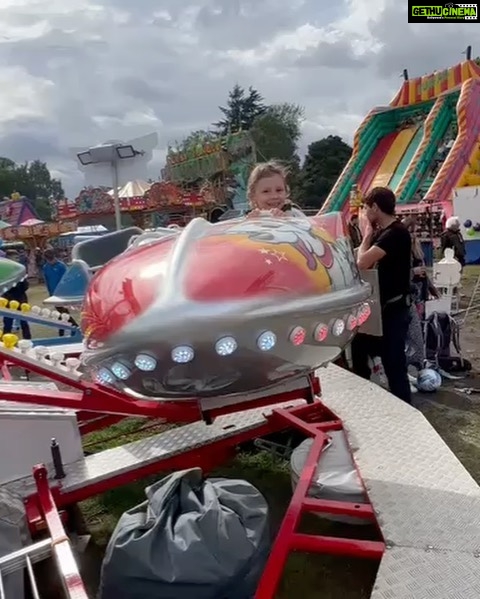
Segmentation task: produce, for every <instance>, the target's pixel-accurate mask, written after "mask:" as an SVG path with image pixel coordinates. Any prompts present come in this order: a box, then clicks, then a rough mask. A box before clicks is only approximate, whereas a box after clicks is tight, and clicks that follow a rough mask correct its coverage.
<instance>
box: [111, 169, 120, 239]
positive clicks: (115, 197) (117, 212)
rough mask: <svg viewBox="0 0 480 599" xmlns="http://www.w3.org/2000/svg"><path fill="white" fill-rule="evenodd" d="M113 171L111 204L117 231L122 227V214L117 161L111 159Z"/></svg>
mask: <svg viewBox="0 0 480 599" xmlns="http://www.w3.org/2000/svg"><path fill="white" fill-rule="evenodd" d="M112 173H113V205H114V208H115V227H116V229H117V231H120V229H121V228H122V215H121V213H120V199H119V197H118V163H117V161H116V160H112Z"/></svg>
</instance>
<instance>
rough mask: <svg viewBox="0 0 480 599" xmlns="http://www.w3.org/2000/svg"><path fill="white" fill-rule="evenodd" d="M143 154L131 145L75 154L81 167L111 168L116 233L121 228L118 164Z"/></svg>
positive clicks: (118, 145) (117, 144)
mask: <svg viewBox="0 0 480 599" xmlns="http://www.w3.org/2000/svg"><path fill="white" fill-rule="evenodd" d="M142 154H143V152H139V151H138V150H135V149H134V147H133V146H132V145H131V144H121V143H111V144H102V145H99V146H94V147H93V148H90V149H89V150H86V151H85V152H80V153H79V154H77V158H78V160H79V162H80V164H81V165H82V166H89V165H90V164H108V163H109V164H110V165H111V168H112V182H113V206H114V209H115V227H116V229H117V231H119V230H120V229H121V228H122V218H121V213H120V199H119V197H118V163H119V162H120V160H125V159H126V158H135V156H139V155H142Z"/></svg>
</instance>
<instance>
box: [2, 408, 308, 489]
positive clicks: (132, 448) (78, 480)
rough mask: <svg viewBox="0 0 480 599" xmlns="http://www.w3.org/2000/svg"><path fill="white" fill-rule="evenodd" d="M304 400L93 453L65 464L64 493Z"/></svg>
mask: <svg viewBox="0 0 480 599" xmlns="http://www.w3.org/2000/svg"><path fill="white" fill-rule="evenodd" d="M303 403H304V401H303V400H296V401H289V402H283V403H279V404H275V405H273V406H268V407H261V408H255V409H252V410H246V411H244V412H240V413H234V414H229V415H228V416H221V417H219V418H217V419H216V420H215V421H214V422H213V424H210V425H206V424H205V423H204V422H195V423H194V424H188V425H186V426H181V427H178V428H173V429H170V430H168V431H165V432H163V433H160V434H158V435H153V436H152V437H147V438H145V439H140V440H139V441H133V442H132V443H128V444H126V445H122V446H120V447H114V448H112V449H107V450H105V451H102V452H99V453H96V454H92V455H90V456H87V457H86V458H85V459H83V460H81V461H79V462H75V463H73V464H69V465H68V466H65V472H66V478H64V479H63V480H62V492H63V493H65V494H67V493H71V492H73V491H76V490H77V489H81V488H83V487H85V486H87V485H88V486H89V485H92V484H96V483H99V482H101V481H104V480H108V479H110V478H112V477H113V476H119V475H122V474H125V473H127V472H130V471H132V470H136V469H138V468H140V467H142V466H148V465H149V464H152V463H154V462H156V461H159V460H161V459H168V458H171V457H174V456H176V455H179V454H181V453H183V452H185V451H187V450H192V449H197V448H199V447H204V446H206V445H208V444H210V443H213V442H215V441H220V440H222V439H227V438H229V437H233V436H235V435H238V434H239V433H242V432H246V431H249V430H252V429H254V428H258V427H260V426H261V425H262V424H265V423H266V418H265V416H266V415H268V414H270V413H271V412H272V410H273V409H274V408H288V407H293V406H296V405H301V404H303ZM56 484H57V481H55V480H52V485H56ZM8 488H9V490H10V491H11V492H13V493H15V494H17V495H20V496H21V497H27V496H28V495H30V494H31V493H33V492H34V490H35V485H34V481H33V479H32V477H31V476H29V477H26V478H22V479H20V480H17V481H14V482H12V483H9V484H8Z"/></svg>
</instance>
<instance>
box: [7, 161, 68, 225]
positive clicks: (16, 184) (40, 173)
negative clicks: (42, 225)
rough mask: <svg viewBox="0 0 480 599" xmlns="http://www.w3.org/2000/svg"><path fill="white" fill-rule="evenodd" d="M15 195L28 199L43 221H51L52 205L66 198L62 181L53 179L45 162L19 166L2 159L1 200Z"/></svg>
mask: <svg viewBox="0 0 480 599" xmlns="http://www.w3.org/2000/svg"><path fill="white" fill-rule="evenodd" d="M15 193H18V194H20V195H21V196H25V197H27V198H28V199H29V200H30V202H31V203H32V205H33V207H34V208H35V210H36V212H37V214H38V217H39V218H40V219H42V220H50V219H51V215H52V205H53V204H54V202H55V201H57V200H59V199H62V198H64V197H65V194H64V191H63V187H62V183H61V181H60V180H59V179H55V178H53V177H52V175H51V173H50V171H49V170H48V167H47V165H46V163H45V162H42V161H41V160H33V161H32V162H26V163H24V164H17V163H15V162H14V161H13V160H10V158H0V200H1V199H3V198H11V196H12V195H13V194H15Z"/></svg>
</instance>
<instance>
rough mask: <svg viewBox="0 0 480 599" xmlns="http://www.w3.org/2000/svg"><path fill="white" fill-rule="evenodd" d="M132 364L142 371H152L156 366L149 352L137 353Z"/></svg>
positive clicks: (155, 361)
mask: <svg viewBox="0 0 480 599" xmlns="http://www.w3.org/2000/svg"><path fill="white" fill-rule="evenodd" d="M134 364H135V366H136V367H137V368H138V370H141V371H142V372H152V370H155V368H156V367H157V360H156V359H155V358H154V357H153V356H151V355H150V354H138V355H137V356H136V358H135V360H134Z"/></svg>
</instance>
